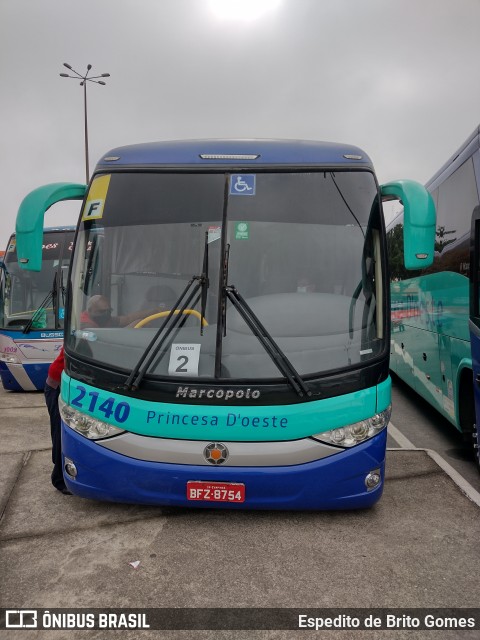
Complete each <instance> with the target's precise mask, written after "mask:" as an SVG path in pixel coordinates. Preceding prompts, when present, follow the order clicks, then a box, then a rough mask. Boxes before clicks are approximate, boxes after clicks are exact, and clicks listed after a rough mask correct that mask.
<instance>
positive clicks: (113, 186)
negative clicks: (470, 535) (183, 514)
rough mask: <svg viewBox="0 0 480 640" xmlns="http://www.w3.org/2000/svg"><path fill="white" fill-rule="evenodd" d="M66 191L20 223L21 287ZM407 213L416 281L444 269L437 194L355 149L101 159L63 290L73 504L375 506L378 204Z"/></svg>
mask: <svg viewBox="0 0 480 640" xmlns="http://www.w3.org/2000/svg"><path fill="white" fill-rule="evenodd" d="M57 192H58V193H57ZM61 193H63V188H61V189H60V190H57V186H56V185H50V186H48V185H47V186H46V187H44V188H43V191H42V192H34V193H33V194H31V197H32V199H33V201H35V202H36V210H33V211H30V212H28V215H23V214H22V212H20V213H19V219H18V222H17V235H18V251H19V256H20V262H21V264H22V266H23V268H25V269H26V270H29V269H32V268H35V267H34V265H35V266H36V268H39V262H40V259H39V246H40V235H39V231H38V230H39V229H40V226H41V222H42V220H43V216H44V213H45V209H46V207H45V204H44V202H43V201H44V200H45V202H52V201H54V200H55V198H56V197H59V196H60V195H61ZM394 198H399V199H401V200H402V201H403V203H404V205H405V218H406V223H405V226H404V234H405V246H406V251H405V258H404V264H405V265H406V267H407V268H419V266H421V265H423V264H429V263H431V261H432V259H433V241H434V232H435V210H434V206H433V201H432V199H431V197H430V195H429V194H428V192H427V191H426V189H425V188H424V187H423V186H422V185H420V184H418V183H414V182H409V181H399V182H393V183H389V184H387V185H383V186H380V185H379V184H378V182H377V180H376V177H375V173H374V170H373V165H372V163H371V161H370V159H369V158H368V156H367V155H366V153H365V152H364V151H362V150H361V149H358V148H357V147H352V146H349V145H341V144H332V143H321V142H308V141H289V140H287V141H284V140H197V141H176V142H175V141H172V142H163V143H148V144H140V145H134V146H129V147H122V148H118V149H114V150H112V151H110V152H109V153H107V154H106V155H105V156H104V157H103V158H102V159H101V160H100V161H99V163H98V164H97V167H96V170H95V172H94V175H93V178H92V181H91V183H90V185H89V187H88V190H87V191H86V194H85V198H84V202H83V206H82V210H81V213H80V218H79V222H78V228H77V235H76V239H75V246H74V256H73V261H72V266H71V270H70V276H69V283H68V291H67V300H68V304H67V311H66V319H65V371H64V374H63V377H62V385H61V400H60V412H61V416H62V455H63V463H64V478H65V482H66V484H67V486H68V488H69V489H70V491H71V492H72V493H74V494H76V495H79V496H82V497H85V498H91V499H100V500H111V501H118V502H131V503H144V504H157V505H176V506H187V507H188V506H196V507H204V508H205V507H211V506H215V507H222V508H225V507H230V508H246V509H347V508H348V509H350V508H365V507H369V506H371V505H373V504H374V503H375V502H376V501H377V500H378V499H379V498H380V496H381V494H382V491H383V484H384V468H385V451H386V440H387V435H386V427H387V424H388V420H389V416H390V398H391V393H390V385H391V381H390V377H389V369H388V363H389V340H390V314H389V311H390V301H389V282H388V278H387V257H386V243H385V224H384V219H383V209H382V199H394ZM20 229H21V232H20ZM133 318H134V319H133ZM132 319H133V321H132V322H130V320H132Z"/></svg>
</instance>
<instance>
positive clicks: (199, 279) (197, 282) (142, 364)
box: [125, 232, 209, 391]
mask: <svg viewBox="0 0 480 640" xmlns="http://www.w3.org/2000/svg"><path fill="white" fill-rule="evenodd" d="M208 286H209V280H208V232H205V249H204V254H203V273H202V274H201V275H200V276H193V277H192V278H191V279H190V281H189V282H188V284H187V286H186V287H185V289H184V290H183V291H182V293H181V294H180V296H179V297H178V299H177V300H176V302H175V303H174V304H173V305H172V308H171V309H170V312H169V314H168V316H167V317H166V318H165V320H164V321H163V322H162V324H161V326H160V327H159V329H158V330H157V331H156V332H155V335H154V336H153V338H152V339H151V340H150V342H149V344H148V345H147V347H146V349H145V351H144V352H143V354H142V356H141V357H140V359H139V361H138V362H137V364H136V365H135V366H134V367H133V369H132V371H131V373H130V375H129V376H128V378H127V380H126V382H125V387H126V388H127V389H129V390H131V391H135V390H136V389H138V387H139V386H140V384H141V382H142V380H143V378H144V376H145V374H146V373H147V371H148V369H149V368H150V366H151V364H152V362H153V361H154V360H155V358H156V357H157V355H158V353H159V351H160V349H161V348H162V346H163V345H164V344H165V342H166V340H167V338H168V336H169V335H170V334H171V333H172V331H173V330H174V329H175V327H176V326H177V325H178V324H179V323H180V322H181V321H182V320H184V319H185V318H184V316H183V312H184V311H185V310H186V309H189V308H190V304H191V302H192V300H193V298H194V297H195V296H196V295H197V294H198V292H199V289H200V290H201V293H200V295H201V312H200V316H201V318H200V335H203V322H204V318H205V309H206V306H207V289H208ZM187 296H188V297H187ZM197 301H198V299H197ZM195 304H196V302H195ZM180 305H182V308H181V309H179V306H180ZM170 320H171V322H170ZM169 322H170V325H169V326H167V325H168V323H169ZM164 330H165V333H164V335H163V336H162V333H163V331H164ZM160 336H161V338H160ZM159 338H160V340H158V339H159ZM157 340H158V343H157V344H155V343H156V342H157ZM162 355H163V354H162Z"/></svg>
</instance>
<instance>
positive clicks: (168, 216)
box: [66, 169, 386, 380]
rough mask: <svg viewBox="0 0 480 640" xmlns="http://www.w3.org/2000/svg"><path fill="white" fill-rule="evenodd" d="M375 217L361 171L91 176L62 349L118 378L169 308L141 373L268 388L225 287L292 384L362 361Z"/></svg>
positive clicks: (372, 285)
mask: <svg viewBox="0 0 480 640" xmlns="http://www.w3.org/2000/svg"><path fill="white" fill-rule="evenodd" d="M380 214H381V211H380V205H379V199H378V188H377V185H376V182H375V179H374V176H373V174H372V173H370V172H369V171H361V170H358V171H352V170H350V171H344V170H343V171H335V172H333V171H327V170H323V169H322V170H319V171H316V170H308V171H307V170H304V171H291V172H289V171H288V170H284V171H275V172H272V171H269V172H257V173H256V174H246V173H244V174H241V173H240V174H231V173H228V174H226V173H220V172H219V173H215V172H212V173H194V172H190V173H189V172H183V173H180V172H178V173H170V172H153V171H152V172H131V173H129V172H121V173H120V172H119V173H112V174H104V175H99V176H97V177H96V178H95V179H94V180H93V182H92V185H91V187H90V193H89V195H88V196H87V199H86V204H85V206H84V209H83V212H82V215H81V222H80V226H79V234H78V238H77V243H76V248H75V260H74V265H73V269H72V297H71V311H70V313H71V331H70V332H69V335H68V336H66V343H67V347H68V349H69V350H70V351H71V352H72V353H74V354H75V355H77V356H78V357H79V358H81V359H84V360H86V361H90V362H92V363H98V364H99V365H100V366H102V367H107V368H108V367H109V368H113V369H115V370H118V371H125V372H126V373H128V372H130V371H131V370H132V369H134V368H135V367H136V365H137V363H138V361H139V359H141V358H142V355H143V354H144V353H145V351H148V350H149V348H150V343H151V341H152V339H153V338H154V336H155V335H156V333H158V332H159V330H160V328H161V327H162V323H164V322H165V321H166V318H167V317H168V316H169V312H170V311H172V309H176V310H177V315H178V316H179V317H178V318H177V321H176V324H175V326H174V328H173V330H172V331H171V332H170V333H169V335H168V336H167V337H166V338H165V339H164V341H163V343H162V345H161V348H160V349H158V351H157V352H156V353H155V357H154V358H153V360H152V362H151V363H150V364H149V368H148V371H147V375H148V376H149V377H152V378H154V379H155V378H159V379H165V378H180V379H181V378H182V377H183V378H185V379H188V378H191V379H196V378H203V379H212V378H215V377H216V378H222V379H235V380H258V379H264V380H266V379H278V378H281V377H282V374H281V372H279V368H278V367H277V366H276V365H275V362H274V359H273V358H272V357H271V355H269V354H268V353H267V351H266V349H265V348H264V347H263V346H262V344H261V341H260V340H259V335H258V334H257V335H256V332H255V331H253V330H252V328H251V325H249V324H248V323H247V322H245V319H244V317H243V316H242V313H241V310H240V309H239V308H238V306H236V305H234V304H232V301H231V299H230V298H229V297H228V296H227V295H226V293H225V287H227V288H229V287H234V288H235V290H236V291H238V293H239V294H240V295H241V297H242V298H243V299H244V300H245V301H246V303H247V304H248V307H249V308H250V309H251V311H252V312H253V314H254V316H255V318H256V319H258V321H259V322H260V323H261V325H263V327H264V328H265V330H266V331H267V332H268V334H269V335H270V336H271V338H273V340H274V341H275V343H276V345H278V348H279V349H280V350H281V352H282V353H283V354H284V355H285V357H286V358H287V359H288V361H289V362H290V363H291V364H292V365H293V367H294V368H295V369H296V371H297V372H298V373H299V374H300V375H301V376H302V377H303V376H307V377H308V376H310V377H312V376H315V375H316V374H317V375H323V374H325V373H327V372H332V371H335V370H343V369H345V368H348V367H355V366H360V365H362V364H363V363H369V362H370V361H371V360H372V359H375V358H376V357H378V356H379V355H381V354H384V351H385V348H386V344H385V334H386V331H385V322H386V319H385V318H384V317H383V313H382V308H383V304H384V298H383V296H384V277H383V274H382V265H383V260H382V254H383V250H382V247H381V237H382V232H381V229H382V227H381V225H382V222H381V215H380ZM207 266H208V270H206V268H207ZM202 275H203V280H202V279H201V276H202ZM192 279H193V285H192V286H191V288H190V289H189V290H188V293H187V294H186V295H182V293H183V292H184V291H185V289H186V288H187V285H188V283H189V282H190V281H191V280H192ZM207 287H208V288H207ZM190 292H191V293H192V294H193V295H190ZM203 316H204V317H203ZM219 324H220V327H219ZM201 325H203V326H201ZM219 363H220V366H219Z"/></svg>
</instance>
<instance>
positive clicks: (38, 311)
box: [22, 273, 57, 333]
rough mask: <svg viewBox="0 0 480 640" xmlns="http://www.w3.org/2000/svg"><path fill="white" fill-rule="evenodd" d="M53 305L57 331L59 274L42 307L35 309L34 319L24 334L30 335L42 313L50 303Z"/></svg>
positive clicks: (54, 278) (54, 279) (55, 276)
mask: <svg viewBox="0 0 480 640" xmlns="http://www.w3.org/2000/svg"><path fill="white" fill-rule="evenodd" d="M50 302H51V303H52V305H53V313H54V315H55V329H57V274H56V273H55V275H54V276H53V284H52V288H51V290H50V291H49V292H48V293H47V295H46V296H45V298H44V299H43V300H42V302H41V303H40V305H39V306H38V307H37V308H36V309H35V311H34V312H33V314H32V317H31V318H30V320H29V321H28V322H27V324H26V325H25V327H24V328H23V332H22V333H30V331H31V330H32V327H33V323H34V322H35V321H36V320H38V319H39V318H40V314H41V312H42V311H43V310H44V309H45V308H46V306H47V305H48V304H49V303H50Z"/></svg>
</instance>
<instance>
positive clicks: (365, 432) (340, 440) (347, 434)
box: [312, 405, 392, 447]
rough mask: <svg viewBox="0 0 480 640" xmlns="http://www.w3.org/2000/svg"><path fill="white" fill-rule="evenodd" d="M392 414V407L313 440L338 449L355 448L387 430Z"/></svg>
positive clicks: (315, 437) (327, 432) (315, 436)
mask: <svg viewBox="0 0 480 640" xmlns="http://www.w3.org/2000/svg"><path fill="white" fill-rule="evenodd" d="M391 414H392V407H391V405H390V406H389V407H388V408H387V409H385V411H382V412H381V413H377V414H376V415H374V416H373V417H372V418H368V419H367V420H361V421H360V422H354V423H353V424H347V425H345V426H344V427H338V428H337V429H330V431H324V432H323V433H317V434H315V435H314V436H312V438H313V439H314V440H319V441H320V442H325V443H326V444H334V445H336V446H337V447H354V446H355V445H356V444H360V443H361V442H365V440H368V439H369V438H373V436H376V435H377V433H380V431H382V429H385V427H386V426H387V424H388V423H389V421H390V416H391Z"/></svg>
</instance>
